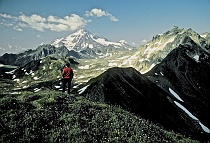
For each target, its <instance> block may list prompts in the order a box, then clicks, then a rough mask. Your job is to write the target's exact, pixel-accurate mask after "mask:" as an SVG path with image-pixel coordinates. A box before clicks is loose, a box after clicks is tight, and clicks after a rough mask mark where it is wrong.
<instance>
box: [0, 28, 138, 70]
mask: <svg viewBox="0 0 210 143" xmlns="http://www.w3.org/2000/svg"><path fill="white" fill-rule="evenodd" d="M132 49H135V48H134V47H132V46H130V45H128V44H127V43H126V42H125V41H121V42H112V41H108V40H107V39H105V38H100V37H98V36H97V35H95V34H92V33H90V32H88V31H86V30H84V29H80V30H78V31H77V32H75V33H73V34H71V35H69V36H67V37H65V38H60V39H56V40H55V41H54V42H52V43H51V44H46V45H40V46H38V47H37V49H35V50H27V51H25V52H23V53H20V54H8V53H6V54H4V55H3V56H1V57H0V60H2V61H3V62H4V63H5V64H10V65H15V66H23V65H24V64H27V63H28V62H30V61H33V60H37V59H40V58H43V57H46V56H51V57H55V58H65V57H73V58H77V59H81V58H82V59H90V58H104V57H107V56H110V55H112V54H114V53H118V52H119V51H124V50H125V51H128V50H132Z"/></svg>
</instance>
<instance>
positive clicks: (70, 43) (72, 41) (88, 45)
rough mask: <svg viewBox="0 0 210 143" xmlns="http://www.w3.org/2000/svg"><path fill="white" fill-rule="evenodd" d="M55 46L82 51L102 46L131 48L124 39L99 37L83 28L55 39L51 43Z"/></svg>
mask: <svg viewBox="0 0 210 143" xmlns="http://www.w3.org/2000/svg"><path fill="white" fill-rule="evenodd" d="M51 45H53V46H55V47H61V46H65V47H67V49H68V50H74V51H77V52H79V51H82V50H86V49H95V48H96V49H98V48H102V47H107V46H112V47H115V48H125V49H129V48H131V46H130V45H128V44H127V43H126V42H125V41H124V42H122V41H120V42H112V41H109V40H107V39H106V38H101V37H99V36H97V35H95V34H92V33H90V32H89V31H87V30H85V29H80V30H78V31H76V32H75V33H73V34H71V35H69V36H67V37H64V38H60V39H56V40H55V41H53V42H52V43H51Z"/></svg>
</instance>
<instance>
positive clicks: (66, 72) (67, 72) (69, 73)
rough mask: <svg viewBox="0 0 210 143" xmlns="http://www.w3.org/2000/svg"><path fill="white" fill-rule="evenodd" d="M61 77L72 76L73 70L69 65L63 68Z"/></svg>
mask: <svg viewBox="0 0 210 143" xmlns="http://www.w3.org/2000/svg"><path fill="white" fill-rule="evenodd" d="M62 74H63V78H73V70H72V69H71V68H69V67H65V68H64V69H63V72H62Z"/></svg>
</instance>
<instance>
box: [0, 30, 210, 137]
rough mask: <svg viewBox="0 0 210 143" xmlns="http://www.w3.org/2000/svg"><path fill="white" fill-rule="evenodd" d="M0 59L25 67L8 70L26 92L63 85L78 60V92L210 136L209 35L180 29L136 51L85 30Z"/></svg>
mask: <svg viewBox="0 0 210 143" xmlns="http://www.w3.org/2000/svg"><path fill="white" fill-rule="evenodd" d="M75 60H76V61H78V62H76V61H75ZM0 62H1V65H0V66H1V68H2V67H4V66H5V65H16V66H19V67H18V68H16V69H15V70H13V71H10V72H8V71H7V72H2V73H0V74H1V77H3V78H8V77H9V78H10V79H11V80H13V81H15V82H16V85H15V86H16V87H15V88H14V89H13V90H14V91H18V92H20V91H32V92H38V91H40V90H45V89H50V90H58V91H59V90H61V81H60V79H61V69H62V66H63V65H64V64H65V62H70V63H71V66H72V67H73V69H74V73H75V76H74V81H73V92H72V93H73V94H75V95H76V96H78V95H79V96H80V95H81V96H85V97H86V98H89V99H91V100H93V101H97V102H102V103H106V104H110V105H117V106H120V107H122V108H123V109H125V110H128V111H130V112H132V113H135V114H137V115H139V116H140V117H142V118H145V119H147V120H149V121H152V122H154V123H157V124H159V125H161V126H163V127H164V128H166V129H169V130H174V131H175V132H179V133H181V134H184V135H187V136H191V137H193V138H195V139H198V140H205V141H206V140H209V135H210V123H209V121H210V114H209V109H210V96H209V95H210V81H209V79H210V34H209V33H204V34H201V35H200V34H198V33H196V32H195V31H193V30H192V29H187V30H185V29H181V28H179V27H176V26H175V27H173V28H172V29H171V30H168V31H167V32H165V33H163V34H159V35H156V36H154V37H153V38H152V40H151V41H149V42H147V43H146V44H144V45H142V46H140V47H138V48H134V47H131V46H129V45H127V44H126V43H125V42H121V43H120V42H110V41H108V40H106V39H104V38H99V37H98V36H96V35H94V34H91V33H90V32H88V31H86V30H83V29H82V30H79V31H77V32H76V33H73V34H71V35H69V36H67V37H65V38H60V39H57V40H55V41H54V42H52V43H51V44H48V45H40V46H39V47H38V48H37V49H35V50H28V51H25V52H23V53H20V54H5V55H3V56H2V57H0ZM11 69H14V67H12V68H11ZM8 75H9V76H8Z"/></svg>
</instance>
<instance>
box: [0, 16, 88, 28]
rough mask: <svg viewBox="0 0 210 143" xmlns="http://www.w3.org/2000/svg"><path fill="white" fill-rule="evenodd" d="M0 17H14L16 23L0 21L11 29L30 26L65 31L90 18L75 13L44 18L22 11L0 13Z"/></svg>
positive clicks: (82, 23)
mask: <svg viewBox="0 0 210 143" xmlns="http://www.w3.org/2000/svg"><path fill="white" fill-rule="evenodd" d="M0 17H3V18H7V19H14V20H15V21H17V22H18V23H17V22H16V25H15V26H14V25H12V24H10V25H8V24H6V22H5V23H1V24H3V25H6V26H8V27H12V26H14V27H13V29H15V30H18V31H22V28H32V29H35V30H38V31H44V30H45V29H49V30H52V31H57V32H60V31H67V30H76V29H79V28H83V27H85V25H86V24H87V23H88V22H90V20H85V19H84V18H82V17H80V16H79V15H76V14H71V15H69V16H65V17H64V18H59V17H56V16H52V15H50V16H48V17H47V18H44V17H42V16H40V15H37V14H33V15H31V16H26V15H24V14H23V13H20V15H19V16H18V17H13V16H11V15H7V14H0Z"/></svg>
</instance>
